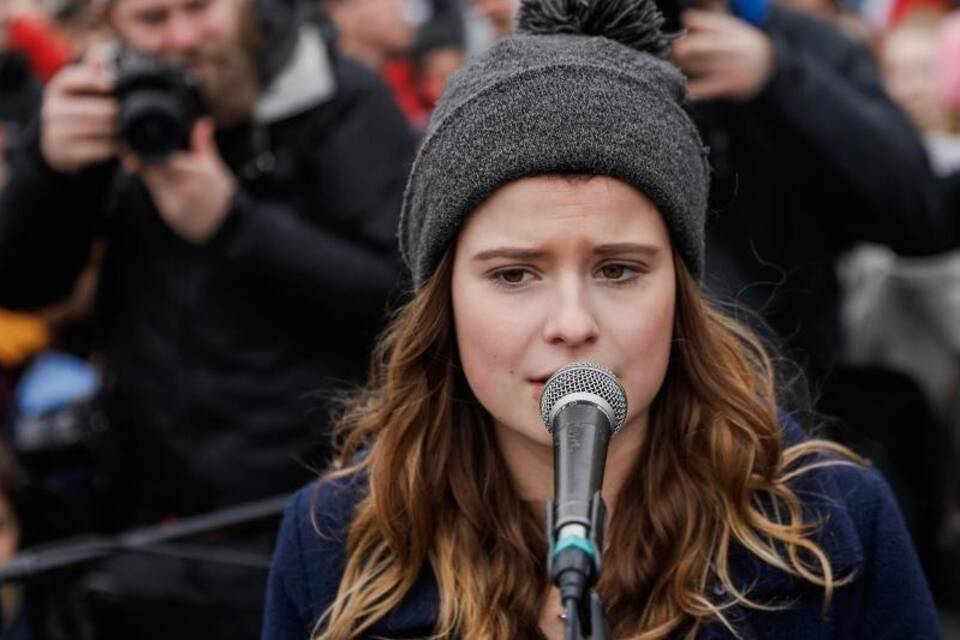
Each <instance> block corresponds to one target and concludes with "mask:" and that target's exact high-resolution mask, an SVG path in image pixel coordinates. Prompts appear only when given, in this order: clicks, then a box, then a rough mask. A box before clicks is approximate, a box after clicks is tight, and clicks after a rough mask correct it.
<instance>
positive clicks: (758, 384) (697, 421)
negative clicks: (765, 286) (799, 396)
mask: <svg viewBox="0 0 960 640" xmlns="http://www.w3.org/2000/svg"><path fill="white" fill-rule="evenodd" d="M452 254H453V250H450V251H448V253H447V255H446V257H445V258H444V260H443V262H442V263H441V265H440V267H439V268H438V269H437V271H436V273H435V274H434V275H433V276H432V278H431V279H430V280H429V281H428V283H427V284H426V285H425V286H424V287H423V288H422V290H420V291H419V292H418V293H417V295H416V296H415V297H414V298H413V299H412V300H411V301H410V302H409V303H408V304H407V305H406V306H405V307H404V308H403V309H402V310H401V311H400V312H399V313H398V314H397V315H396V316H395V318H394V321H393V322H392V323H391V325H390V327H389V329H388V330H387V332H386V333H385V334H384V336H383V338H382V339H381V342H380V344H379V347H378V348H377V350H376V352H375V355H374V360H373V373H372V376H371V381H370V384H369V385H368V387H367V388H366V389H365V390H364V391H363V393H362V394H360V395H359V396H358V397H356V398H355V399H354V400H353V401H352V402H351V403H349V404H348V405H347V406H346V410H345V412H344V413H343V415H342V417H341V420H340V426H341V429H342V431H341V440H340V444H341V449H340V456H339V462H338V463H337V468H336V470H335V471H333V472H332V473H331V474H330V475H329V476H328V478H337V477H344V476H348V475H353V474H358V473H362V474H366V476H367V480H368V490H367V492H366V493H365V496H364V497H363V498H362V499H361V500H360V501H359V503H358V504H357V506H356V511H355V513H354V515H353V520H352V522H351V524H350V527H349V532H348V536H347V563H346V568H345V570H344V573H343V576H342V578H341V581H340V586H339V590H338V592H337V595H336V598H335V600H334V602H333V604H332V605H331V606H330V607H329V609H328V610H327V611H326V612H325V614H324V615H323V616H322V618H321V620H320V621H319V622H318V623H317V627H316V631H315V635H314V638H315V640H347V639H350V638H356V637H358V636H360V635H362V633H363V632H364V631H365V630H366V629H368V628H369V627H370V625H372V624H373V623H374V622H375V621H376V620H378V619H379V618H381V617H383V616H384V615H385V614H386V613H387V612H389V611H390V610H391V609H392V608H394V607H396V606H397V605H398V604H399V603H400V601H401V600H402V599H403V597H404V596H405V595H406V593H407V592H408V591H409V590H410V589H411V587H412V586H413V585H414V583H415V581H416V579H417V576H418V574H419V573H420V571H421V568H422V567H423V566H424V563H429V564H430V566H431V567H432V569H433V572H434V575H435V576H436V579H437V584H438V587H439V594H440V602H439V617H438V620H437V626H436V629H435V631H436V636H437V637H444V638H446V637H462V638H468V639H498V640H499V639H506V638H540V637H542V634H541V632H540V628H539V618H540V612H541V609H542V607H543V606H544V604H545V598H546V597H547V593H548V590H547V586H548V578H547V567H546V566H545V564H546V563H545V558H546V556H547V542H546V539H545V534H544V528H543V521H542V519H541V516H538V515H537V513H538V509H537V508H536V506H535V505H531V504H529V503H525V502H524V501H522V500H521V499H520V498H519V497H518V496H517V495H516V493H515V492H514V490H513V487H512V486H511V483H510V480H509V478H510V474H509V473H508V472H507V469H506V466H505V462H504V460H503V457H502V455H501V453H500V451H499V449H498V446H497V443H496V440H495V438H494V434H493V429H492V420H491V418H490V417H489V415H488V414H487V413H486V411H485V410H484V409H483V408H482V406H481V405H480V404H479V403H478V401H477V400H476V398H475V397H473V395H472V393H471V392H470V390H469V388H468V386H467V384H466V381H465V379H464V377H463V373H462V371H461V368H460V364H459V362H458V356H457V350H456V343H455V335H454V326H453V316H452V310H451V296H450V282H451V273H452V269H453V267H452V263H453V260H452ZM674 263H675V265H676V273H677V285H678V286H677V304H676V318H675V327H674V344H673V348H672V353H671V360H670V364H669V366H668V371H667V375H666V380H665V381H664V384H663V386H662V388H661V391H660V393H659V394H658V396H657V398H656V399H655V401H654V403H653V405H652V407H651V412H650V420H649V426H648V434H647V436H646V438H645V442H644V445H643V447H642V450H641V452H640V454H639V455H638V457H637V459H636V462H635V466H634V469H633V471H632V472H631V474H630V475H629V479H628V480H627V481H626V483H625V485H624V486H623V488H622V490H621V493H620V495H619V497H618V498H617V501H616V504H615V505H612V507H613V508H612V512H613V514H614V517H612V518H611V519H610V524H609V527H608V532H607V540H608V541H609V543H610V544H609V550H608V551H607V553H606V554H605V558H604V569H603V573H602V575H601V578H600V582H599V584H598V590H599V592H600V594H601V596H602V598H603V601H604V603H605V606H606V610H607V615H608V619H609V621H610V625H611V628H612V630H613V633H614V635H615V636H616V637H618V638H631V639H636V640H648V639H650V640H652V639H654V638H663V637H666V636H671V635H680V636H682V637H686V638H693V637H694V636H695V635H696V633H697V631H698V630H699V629H700V627H701V626H702V625H703V624H704V623H706V622H707V621H709V620H711V619H720V620H721V621H722V622H723V623H725V624H727V625H728V626H730V624H729V622H728V621H727V620H726V618H725V617H724V610H725V609H726V608H727V607H728V606H730V605H731V604H734V603H739V604H742V605H745V606H749V607H755V608H767V607H768V606H770V605H768V604H766V603H762V602H754V601H753V600H751V599H750V596H749V594H748V593H743V592H741V591H739V590H738V589H737V587H736V586H735V585H734V583H733V582H732V580H731V576H730V575H729V572H728V565H727V557H728V553H729V551H730V549H731V545H732V544H733V543H734V542H736V543H739V544H740V545H742V546H743V547H745V548H746V549H747V550H749V551H750V552H752V553H753V554H755V555H756V556H757V557H759V558H760V559H762V560H763V561H764V562H766V563H768V564H769V565H772V566H774V567H777V568H778V569H780V570H782V571H784V572H786V573H788V574H791V575H793V576H796V577H798V578H800V579H801V580H804V581H807V582H810V583H813V584H815V585H818V586H820V587H822V588H823V590H824V607H826V606H827V605H828V603H829V600H830V597H831V592H832V590H833V588H834V587H835V586H837V585H838V584H840V583H842V582H844V580H845V579H848V578H849V576H847V577H846V578H843V577H838V576H835V575H834V574H833V572H832V570H831V566H830V561H829V559H828V557H827V556H826V554H825V553H824V552H823V550H822V549H821V548H820V547H819V546H818V545H817V544H816V543H815V542H814V541H813V539H812V534H813V533H814V532H815V531H816V529H817V527H818V524H819V523H818V522H815V521H812V522H811V521H804V512H803V511H802V510H801V503H800V500H799V499H798V497H797V495H796V494H795V493H794V492H793V491H792V490H791V488H790V485H789V482H790V480H791V479H792V478H794V477H795V476H796V475H797V474H800V473H803V472H804V471H806V470H808V469H810V468H812V467H814V466H820V465H822V464H825V463H826V464H831V462H830V461H829V460H828V461H827V462H824V461H825V460H826V459H825V458H824V457H822V456H820V457H818V456H815V455H813V454H817V453H818V452H820V453H822V452H829V451H836V452H837V453H839V454H841V455H842V456H846V455H847V454H848V452H846V450H844V449H842V448H840V447H838V446H837V445H834V444H831V443H829V442H826V441H818V440H811V441H807V442H805V443H803V444H800V445H797V446H793V447H790V448H787V449H785V448H784V445H783V441H782V437H781V431H780V426H779V423H778V410H777V390H776V375H775V372H774V367H773V365H772V363H771V359H770V357H769V356H768V355H767V350H766V349H765V348H764V346H763V345H762V344H761V342H760V341H759V340H758V339H757V338H756V337H755V335H754V334H753V333H752V332H751V331H750V330H748V329H746V328H745V326H743V325H742V324H740V323H739V322H737V321H735V320H733V319H731V318H730V317H728V316H727V315H726V314H724V313H722V312H720V311H718V310H717V309H716V308H714V307H713V306H712V305H711V304H709V303H707V302H706V301H705V299H704V297H703V296H702V294H701V292H700V288H699V285H698V284H697V282H696V281H695V280H694V279H693V278H692V277H691V275H690V274H689V272H688V271H687V269H686V268H685V266H684V264H683V262H682V260H680V259H678V258H677V257H676V255H675V257H674ZM834 459H835V460H837V459H840V460H842V459H846V460H849V458H845V457H844V458H836V457H835V456H834ZM841 463H842V462H841ZM541 510H542V506H541ZM713 580H719V581H720V583H721V584H722V585H723V586H724V587H725V591H726V594H727V595H726V600H725V601H724V602H721V603H715V602H713V601H711V599H710V598H708V596H707V591H708V585H710V584H711V581H713Z"/></svg>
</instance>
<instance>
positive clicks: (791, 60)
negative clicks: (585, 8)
mask: <svg viewBox="0 0 960 640" xmlns="http://www.w3.org/2000/svg"><path fill="white" fill-rule="evenodd" d="M667 13H668V14H669V15H672V16H674V17H675V19H676V24H677V25H678V26H680V27H683V28H684V29H685V31H684V33H683V35H682V37H680V38H678V39H677V40H676V41H675V42H674V44H673V58H674V60H675V61H676V63H677V64H678V65H679V67H680V68H681V69H682V70H683V71H684V72H685V73H686V75H687V77H688V78H689V85H688V91H689V95H690V97H691V99H692V101H693V105H692V110H693V114H694V117H695V120H696V121H697V123H698V126H699V128H700V131H701V133H702V135H703V137H704V141H705V143H706V145H707V146H708V147H709V149H710V160H711V164H712V166H713V168H714V175H713V178H714V180H713V185H712V191H711V200H710V206H711V210H712V211H713V216H712V220H710V221H709V222H708V226H707V232H708V239H707V246H708V247H709V250H708V251H707V277H706V282H707V285H708V287H709V288H711V289H712V290H713V291H714V292H715V293H716V294H717V295H719V296H721V297H722V298H724V299H733V300H736V301H738V302H739V303H741V304H742V305H744V306H746V307H747V308H748V309H751V310H752V311H753V312H755V313H756V314H757V315H758V316H759V318H761V319H762V321H763V323H764V324H767V325H769V327H771V328H772V332H773V335H774V336H775V337H776V339H778V340H779V341H781V342H782V344H783V348H784V351H785V353H786V354H787V355H788V356H789V357H790V358H792V359H793V360H795V361H797V362H798V363H800V365H801V366H802V367H803V369H804V371H805V374H806V376H807V378H808V379H809V382H810V384H811V386H812V389H813V393H814V395H815V399H816V400H817V408H818V409H819V410H820V411H822V412H823V413H825V414H827V415H832V416H837V417H838V418H839V420H838V421H837V422H835V423H833V426H834V428H833V430H832V432H831V434H830V435H831V436H832V437H835V438H837V439H839V440H841V441H843V442H846V443H847V444H850V445H851V446H854V447H855V448H857V449H858V450H860V451H861V452H862V453H865V454H867V455H868V456H870V457H872V458H874V459H875V460H876V462H877V464H878V465H879V466H880V467H881V468H882V469H883V470H884V471H885V472H886V473H887V474H888V477H889V478H890V479H891V481H892V483H893V484H894V486H895V489H896V490H897V492H898V497H899V498H900V499H901V504H902V506H903V509H904V512H905V514H906V516H907V519H908V522H909V523H910V525H911V528H912V532H913V534H914V536H915V540H916V542H917V544H918V548H919V551H920V554H921V557H922V559H923V560H924V562H925V566H926V567H927V568H929V567H930V566H932V565H933V564H935V559H934V549H935V545H936V536H937V529H938V520H939V519H940V518H941V516H942V513H943V507H944V490H945V487H944V483H943V478H942V473H943V469H944V467H943V464H945V459H944V453H945V452H944V450H943V448H942V441H941V438H940V434H939V433H938V432H937V425H936V423H935V421H934V420H932V419H931V418H930V412H929V407H928V406H927V405H926V404H924V403H923V399H922V397H920V396H919V394H918V392H917V389H916V385H915V383H913V381H912V380H910V379H909V378H908V377H906V376H896V375H887V373H886V372H883V373H880V374H877V373H876V372H873V371H861V370H859V369H856V368H849V367H845V366H842V359H843V354H844V343H845V337H844V335H843V331H842V325H841V317H840V310H841V288H840V285H839V282H838V277H837V274H836V268H837V264H838V262H839V260H840V257H841V256H842V255H843V253H844V252H845V251H847V250H848V249H849V248H850V247H852V246H853V245H854V244H855V243H857V242H863V241H870V242H875V243H880V244H883V245H885V246H888V247H889V248H890V249H891V250H893V251H895V252H897V253H898V254H901V255H908V256H927V255H933V254H936V253H938V252H942V251H944V250H947V249H949V248H952V247H954V246H956V242H957V239H956V235H957V231H956V227H957V223H956V216H950V215H948V214H947V212H946V211H945V210H944V206H943V205H944V203H943V201H942V198H941V194H940V191H939V186H938V184H937V181H936V178H935V176H934V175H933V173H932V172H931V170H930V167H929V163H928V161H927V157H926V153H925V150H924V147H923V145H922V142H921V140H920V139H919V137H918V136H917V135H916V132H915V131H914V129H913V127H912V125H911V123H910V121H909V120H908V118H907V117H906V116H905V114H904V113H903V112H902V111H901V110H900V109H899V108H898V107H897V105H896V104H895V103H894V102H893V101H892V100H891V99H890V98H889V97H888V96H887V94H886V93H885V91H884V89H883V85H882V82H881V79H880V76H879V73H878V72H877V69H876V66H875V64H874V62H873V59H872V57H871V53H870V52H869V51H868V50H867V49H866V48H865V47H864V46H863V45H861V44H858V43H856V42H854V41H853V40H851V39H849V38H848V37H847V36H846V35H844V34H843V33H842V32H840V31H839V30H838V29H836V28H835V27H833V26H831V25H830V24H828V23H826V22H823V21H821V20H819V19H817V18H814V17H812V16H808V15H806V14H803V13H801V12H797V11H794V10H791V9H789V8H786V7H782V6H779V5H776V4H770V3H767V2H766V1H765V0H731V1H730V2H729V3H727V2H725V1H716V0H702V1H701V2H699V3H697V7H696V8H694V9H688V10H683V11H681V10H680V7H677V6H676V5H674V6H673V10H672V11H671V10H670V9H669V8H668V12H667ZM904 398H907V399H908V400H904ZM901 401H902V402H901ZM906 407H909V409H907V408H906ZM875 443H878V444H877V445H875Z"/></svg>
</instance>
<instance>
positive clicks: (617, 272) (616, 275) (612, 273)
mask: <svg viewBox="0 0 960 640" xmlns="http://www.w3.org/2000/svg"><path fill="white" fill-rule="evenodd" d="M638 272H639V269H637V268H636V267H631V266H628V265H625V264H618V263H611V264H605V265H603V266H602V267H600V269H599V273H600V276H601V277H602V278H603V279H604V280H630V279H631V278H633V277H634V276H635V275H637V273H638Z"/></svg>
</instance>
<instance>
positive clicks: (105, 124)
mask: <svg viewBox="0 0 960 640" xmlns="http://www.w3.org/2000/svg"><path fill="white" fill-rule="evenodd" d="M100 10H101V11H102V13H103V16H104V18H105V20H106V21H107V22H108V23H109V25H110V26H111V27H112V29H113V31H114V32H115V34H116V36H117V39H118V42H119V44H120V45H121V47H120V48H122V49H134V50H137V51H139V52H142V53H145V54H148V55H150V56H153V57H154V58H156V59H158V60H161V61H163V62H165V63H177V64H181V65H183V66H184V67H186V69H187V70H188V72H189V73H190V74H192V76H193V77H194V78H195V79H196V82H197V85H198V87H199V92H200V94H201V95H202V97H203V102H204V103H205V105H206V111H205V113H206V115H204V116H203V117H201V118H199V119H198V120H197V121H196V123H195V124H194V125H193V127H192V130H191V131H190V134H189V143H188V144H187V148H185V149H183V150H182V151H177V152H174V153H172V154H171V155H169V156H167V157H166V158H164V159H160V160H158V159H156V158H144V157H140V156H138V155H137V154H136V153H134V152H133V151H131V149H130V148H129V147H128V146H127V145H126V144H125V143H124V142H123V141H122V140H121V139H120V137H119V135H118V110H119V102H118V99H117V95H116V80H117V73H116V71H115V65H114V64H113V63H114V60H115V58H116V55H117V54H116V47H113V48H111V51H110V53H105V52H104V51H103V50H100V49H98V50H95V51H91V52H89V53H88V55H86V56H85V57H84V58H83V60H81V61H80V62H78V63H77V64H73V65H71V66H69V67H67V68H65V69H63V70H62V71H61V72H60V73H58V74H57V75H56V76H55V77H54V78H53V79H52V80H51V81H50V83H49V84H48V86H47V87H46V91H45V94H44V98H43V106H42V110H41V112H40V113H39V114H38V117H37V118H36V122H35V125H34V126H33V127H31V128H29V129H28V131H27V134H26V135H24V136H22V137H21V138H20V139H19V140H18V141H17V143H16V144H15V148H14V149H13V150H12V153H11V176H10V181H9V183H8V185H7V186H6V187H5V188H4V190H3V192H2V194H0V306H2V307H6V308H11V309H32V308H38V307H41V306H44V305H47V304H50V303H52V302H54V301H57V300H60V299H63V298H64V297H66V296H67V295H68V294H69V292H70V291H71V289H72V287H73V285H74V282H75V279H76V277H77V275H78V274H79V273H80V272H81V270H82V269H83V267H84V265H85V264H87V262H88V261H89V259H90V255H91V248H92V247H93V246H94V244H95V243H102V244H103V245H104V246H105V254H104V257H103V261H102V268H101V277H100V280H99V287H98V295H97V305H96V309H97V315H96V326H97V327H98V328H99V330H98V332H97V333H98V347H99V349H98V351H99V352H100V353H101V354H102V361H103V363H104V388H103V393H102V400H103V406H104V409H105V415H106V416H107V418H108V421H109V427H110V442H111V444H112V445H113V448H114V449H115V451H116V452H117V455H116V461H117V465H116V468H115V469H114V471H115V473H114V476H113V477H114V480H115V482H114V483H113V484H112V491H111V492H109V494H108V501H107V511H108V513H109V515H110V516H111V517H110V520H109V523H110V526H113V527H115V528H120V527H129V526H132V525H135V524H149V523H154V522H157V521H158V520H160V519H161V518H167V517H170V516H174V517H177V516H185V515H191V514H196V513H201V512H205V511H209V510H212V509H216V508H220V507H224V506H228V505H233V504H236V503H240V502H245V501H249V500H254V499H258V498H261V497H265V496H272V495H276V494H279V493H283V492H285V491H287V490H290V489H293V488H294V487H296V486H298V485H300V484H301V483H302V482H303V481H304V480H305V479H306V478H308V477H310V476H311V472H310V471H309V470H308V467H309V466H311V465H312V466H316V465H317V464H319V463H321V462H322V460H323V457H324V453H325V448H324V443H325V442H326V440H327V434H326V432H325V429H324V426H325V419H324V417H325V412H326V406H327V405H326V400H327V399H329V397H330V395H331V392H332V391H333V390H334V388H335V387H336V386H337V385H338V384H341V383H343V382H344V381H351V380H359V379H361V378H362V377H363V375H364V372H365V369H366V364H367V362H368V359H369V355H368V354H369V347H370V344H371V343H372V339H373V337H374V335H375V334H376V333H377V332H378V331H379V329H380V327H381V323H382V321H383V318H384V315H385V310H386V307H387V303H388V298H389V296H390V294H391V292H392V291H393V290H394V287H395V284H396V280H397V274H398V273H399V271H400V270H399V266H398V265H399V260H398V259H397V258H396V256H395V245H396V242H395V239H394V233H395V229H396V223H397V214H398V212H399V207H400V200H401V197H402V191H403V185H404V181H405V176H406V174H407V171H408V169H409V164H410V162H411V161H412V158H413V153H414V139H413V136H412V134H411V133H410V131H409V130H408V128H407V125H406V123H405V121H404V118H403V116H402V114H401V113H400V112H399V110H398V108H397V107H396V105H395V104H394V102H393V100H392V97H391V96H390V93H389V91H388V90H387V89H386V87H385V86H383V85H382V84H381V83H380V82H379V80H378V79H377V78H376V76H375V75H374V74H373V73H372V72H370V71H367V70H365V69H363V68H361V67H360V66H359V65H356V64H354V63H351V62H349V61H348V60H346V59H344V58H341V57H340V56H338V55H337V54H336V52H335V51H334V50H333V49H332V47H331V45H330V42H329V40H330V39H329V38H328V37H327V36H326V33H327V30H326V29H324V28H323V24H322V22H321V21H319V20H315V19H313V16H312V14H311V13H310V12H309V11H308V10H306V9H304V8H301V7H298V6H297V5H295V3H294V0H101V6H100ZM262 577H263V574H260V578H262ZM228 582H229V581H228ZM228 590H229V589H228ZM251 601H256V597H253V598H251ZM180 611H182V609H181V610H180ZM151 624H152V625H153V626H154V627H157V628H160V627H162V621H159V620H158V621H157V622H156V624H153V623H151ZM137 635H138V637H146V636H143V635H141V634H140V633H139V632H138V633H137ZM167 637H170V636H169V635H167ZM174 637H183V636H179V635H176V633H174ZM207 637H210V636H207ZM233 637H243V634H239V635H237V634H234V635H233Z"/></svg>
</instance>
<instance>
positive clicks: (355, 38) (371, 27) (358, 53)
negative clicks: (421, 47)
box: [319, 0, 417, 71]
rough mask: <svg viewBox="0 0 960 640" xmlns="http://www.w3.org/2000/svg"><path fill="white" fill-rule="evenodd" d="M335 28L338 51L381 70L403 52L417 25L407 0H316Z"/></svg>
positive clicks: (407, 46)
mask: <svg viewBox="0 0 960 640" xmlns="http://www.w3.org/2000/svg"><path fill="white" fill-rule="evenodd" d="M319 1H320V6H321V7H322V9H323V10H324V11H325V12H326V13H327V15H328V16H329V17H330V20H331V21H332V22H333V25H334V27H335V28H336V31H337V45H338V48H339V50H340V52H341V53H342V54H343V55H345V56H348V57H350V58H353V59H354V60H357V61H358V62H362V63H363V64H365V65H366V66H368V67H370V68H371V69H375V70H378V71H379V70H381V69H382V68H383V66H384V65H385V64H386V62H387V61H388V60H389V59H390V58H391V57H392V56H396V55H398V54H401V53H406V52H407V51H408V50H409V49H410V46H411V45H412V44H413V40H414V37H415V36H416V33H417V31H416V29H417V25H416V24H415V23H414V19H415V18H414V16H413V15H412V12H411V4H412V3H411V2H410V0H319Z"/></svg>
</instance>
